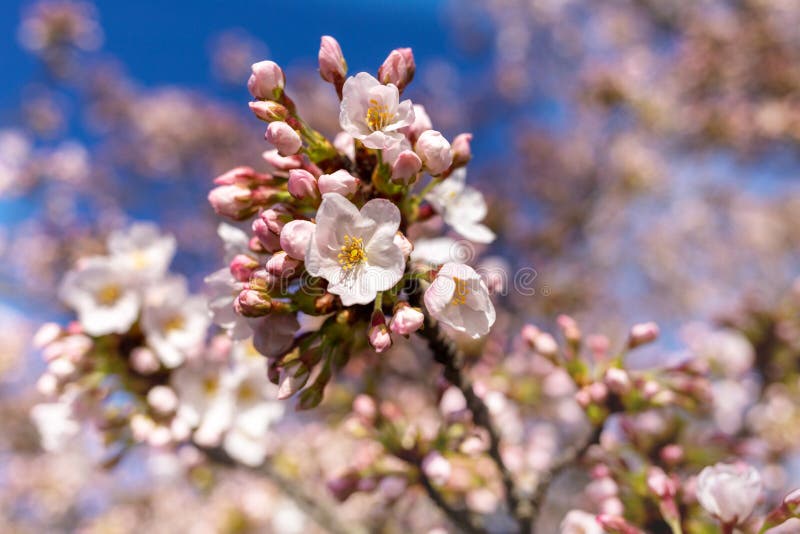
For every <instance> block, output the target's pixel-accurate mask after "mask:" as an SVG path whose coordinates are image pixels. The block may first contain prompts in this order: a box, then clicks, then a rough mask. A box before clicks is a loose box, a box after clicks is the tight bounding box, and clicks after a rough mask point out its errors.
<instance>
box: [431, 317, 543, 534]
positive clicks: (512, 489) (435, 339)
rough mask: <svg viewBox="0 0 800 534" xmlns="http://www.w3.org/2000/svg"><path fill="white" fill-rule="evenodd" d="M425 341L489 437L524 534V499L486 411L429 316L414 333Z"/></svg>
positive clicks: (528, 518)
mask: <svg viewBox="0 0 800 534" xmlns="http://www.w3.org/2000/svg"><path fill="white" fill-rule="evenodd" d="M418 332H419V334H420V335H421V336H422V337H423V338H425V339H426V340H427V342H428V346H429V347H430V349H431V351H432V352H433V359H434V360H435V361H436V362H438V363H440V364H442V365H443V366H444V376H445V378H446V379H447V381H448V382H450V383H451V384H453V385H454V386H455V387H457V388H458V389H459V390H460V391H461V393H462V394H463V395H464V398H465V399H466V400H467V407H468V408H469V410H470V412H472V418H473V421H474V422H475V424H476V425H477V426H479V427H481V428H483V429H485V430H486V432H487V433H488V435H489V451H488V452H489V456H490V457H491V458H492V460H493V461H494V463H495V465H496V466H497V469H498V471H499V472H500V477H501V479H502V482H503V488H504V490H505V496H506V504H507V506H508V509H509V512H510V513H511V514H512V516H513V517H514V519H515V520H516V521H517V525H518V528H519V532H520V533H521V534H522V533H525V534H527V532H528V531H529V530H530V524H531V520H532V518H531V511H532V508H531V507H530V505H529V503H528V502H527V500H526V499H523V498H521V496H520V494H519V492H518V490H517V488H516V484H515V483H514V479H513V477H512V475H511V471H509V469H508V467H507V466H506V464H505V462H504V461H503V457H502V456H501V454H500V435H499V434H498V432H497V429H496V428H495V426H494V423H493V422H492V419H491V416H490V414H489V409H488V408H487V406H486V404H485V403H484V402H483V399H481V398H480V397H479V396H478V395H477V394H476V393H475V390H474V388H473V387H472V383H471V382H470V379H469V377H468V376H467V374H466V373H465V372H464V369H463V365H462V355H461V354H460V353H459V351H458V349H457V348H456V347H455V345H454V344H453V343H452V342H451V341H450V340H449V339H448V338H447V337H446V336H445V335H444V334H443V333H442V332H441V331H440V329H439V326H438V324H437V323H436V322H435V321H434V320H432V319H431V318H430V317H429V316H427V315H426V317H425V326H424V328H422V329H421V330H419V331H418Z"/></svg>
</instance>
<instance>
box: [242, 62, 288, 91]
mask: <svg viewBox="0 0 800 534" xmlns="http://www.w3.org/2000/svg"><path fill="white" fill-rule="evenodd" d="M252 69H253V74H252V75H250V79H249V80H247V89H248V90H249V91H250V94H251V95H253V96H254V97H256V98H260V99H262V100H272V99H275V98H278V97H279V96H280V94H281V92H282V91H283V86H284V84H285V83H286V76H284V74H283V70H281V68H280V67H279V66H278V64H277V63H275V62H274V61H259V62H258V63H253V66H252Z"/></svg>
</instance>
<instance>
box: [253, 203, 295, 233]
mask: <svg viewBox="0 0 800 534" xmlns="http://www.w3.org/2000/svg"><path fill="white" fill-rule="evenodd" d="M259 219H261V220H262V221H264V224H265V225H266V226H267V229H268V230H269V231H270V232H272V233H273V234H276V235H280V233H281V230H283V225H284V224H286V223H287V222H289V221H291V220H292V219H293V217H292V213H291V211H290V210H289V208H288V207H287V206H286V205H284V204H274V205H273V206H272V207H270V208H267V209H265V210H264V211H262V212H261V214H260V215H259Z"/></svg>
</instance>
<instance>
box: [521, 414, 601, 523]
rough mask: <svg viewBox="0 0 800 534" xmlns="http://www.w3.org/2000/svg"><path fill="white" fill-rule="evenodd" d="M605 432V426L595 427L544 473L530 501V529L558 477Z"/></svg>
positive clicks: (597, 441)
mask: <svg viewBox="0 0 800 534" xmlns="http://www.w3.org/2000/svg"><path fill="white" fill-rule="evenodd" d="M602 431H603V425H602V424H600V425H593V426H592V431H591V432H590V433H589V434H588V435H587V436H586V438H584V439H583V441H580V442H578V443H574V444H572V445H571V446H569V447H567V449H566V450H565V451H564V453H563V454H562V455H561V456H560V457H559V459H558V460H556V462H555V463H554V464H553V465H552V467H550V469H548V470H547V471H545V472H544V473H542V475H541V479H540V480H539V483H538V484H537V485H536V489H535V490H534V491H533V495H532V496H531V499H530V505H531V524H530V527H531V528H532V527H533V526H534V525H533V524H532V523H533V520H535V519H536V517H538V515H539V510H540V509H541V507H542V504H544V499H545V497H546V496H547V490H548V489H550V484H552V482H553V481H554V480H555V479H556V478H558V476H559V475H560V474H561V473H562V472H563V471H564V470H565V469H566V468H568V467H569V466H570V465H572V464H573V463H574V462H575V461H576V460H578V459H580V458H581V457H583V455H584V454H585V453H586V451H587V450H588V449H589V447H591V446H592V445H594V444H596V443H599V441H600V434H601V433H602Z"/></svg>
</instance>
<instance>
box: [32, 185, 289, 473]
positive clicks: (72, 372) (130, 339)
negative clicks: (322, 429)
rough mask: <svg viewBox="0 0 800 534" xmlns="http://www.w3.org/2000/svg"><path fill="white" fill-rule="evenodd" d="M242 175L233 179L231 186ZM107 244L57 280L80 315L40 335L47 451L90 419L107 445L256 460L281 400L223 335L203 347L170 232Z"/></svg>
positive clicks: (148, 229)
mask: <svg viewBox="0 0 800 534" xmlns="http://www.w3.org/2000/svg"><path fill="white" fill-rule="evenodd" d="M245 174H246V173H245ZM248 176H249V177H250V178H243V173H241V172H239V171H237V172H234V173H232V174H229V175H228V177H227V178H226V180H225V181H228V182H230V183H227V184H226V186H232V187H235V186H236V185H235V184H236V183H241V181H242V180H243V179H251V178H252V175H248ZM107 248H108V254H107V255H103V256H94V257H89V258H84V259H82V260H81V261H80V262H79V263H78V265H77V266H76V268H75V269H74V270H71V271H69V272H67V273H66V275H65V276H64V278H63V280H62V283H61V287H60V289H59V296H60V297H61V300H62V301H63V302H64V303H65V304H66V305H67V306H69V307H70V308H71V309H72V311H74V312H75V313H76V315H77V320H76V321H74V322H72V323H70V324H69V325H68V326H67V327H66V328H61V327H60V326H58V325H56V324H54V323H48V324H45V325H44V326H43V327H41V328H40V330H39V332H38V333H37V335H36V339H35V342H36V345H37V346H38V347H39V348H40V349H41V351H42V356H43V358H44V360H45V362H46V363H47V369H46V370H45V371H44V373H43V374H42V375H41V376H40V377H39V380H38V382H37V387H38V389H39V392H40V393H41V394H42V395H44V396H45V397H46V399H47V400H46V401H45V402H42V403H40V404H38V405H36V406H35V407H34V408H33V410H32V412H31V416H32V418H33V420H34V422H35V424H36V426H37V428H38V430H39V433H40V436H41V443H42V446H43V447H44V448H45V449H48V450H55V449H60V448H63V447H64V446H66V445H67V444H68V443H69V442H70V441H71V440H72V439H73V438H75V437H76V436H77V435H78V434H79V432H80V429H81V425H82V424H86V425H93V426H94V427H95V429H96V430H99V431H100V432H102V433H103V434H104V443H106V444H108V445H109V447H110V448H112V450H113V447H112V446H123V445H125V447H123V450H124V449H126V448H127V444H129V443H130V442H131V441H132V442H133V443H143V444H148V445H150V446H152V447H156V448H159V449H162V450H164V449H167V450H177V448H178V447H192V448H194V447H202V448H215V447H224V449H225V451H226V452H227V453H228V454H229V455H230V456H231V457H232V458H234V459H236V460H238V461H240V462H243V463H246V464H251V465H256V464H259V463H261V462H262V461H263V460H264V458H265V456H266V454H267V450H266V445H265V441H264V436H265V433H266V432H267V430H268V429H269V427H270V425H271V424H272V422H273V421H276V420H277V419H279V418H280V416H281V415H282V413H283V405H282V404H281V403H279V402H278V401H276V400H274V397H275V389H276V388H275V387H274V386H273V385H271V384H270V383H269V382H268V381H267V379H266V378H265V377H264V373H263V364H262V361H261V358H260V357H259V356H258V355H257V353H256V352H255V350H254V349H253V348H252V344H250V342H247V341H236V342H233V343H232V342H231V341H230V340H229V339H228V338H227V336H224V335H223V336H217V337H215V338H213V339H212V340H211V342H210V343H209V342H208V341H207V335H208V327H209V325H210V317H209V312H208V303H207V301H206V299H205V297H203V296H200V295H192V294H190V293H189V292H188V289H187V282H186V280H185V279H183V278H182V277H181V276H178V275H175V274H171V273H169V272H168V267H169V264H170V262H171V260H172V257H173V254H174V252H175V239H174V238H173V237H172V236H169V235H164V234H161V233H160V232H159V230H158V228H157V227H156V226H155V225H152V224H149V223H136V224H134V225H132V226H131V227H130V228H128V229H127V230H122V231H116V232H113V233H112V234H111V235H110V237H109V239H108V244H107ZM232 264H233V266H234V270H235V272H236V273H237V275H238V276H239V277H241V278H246V277H248V276H249V273H250V272H251V271H252V270H254V269H255V268H256V267H257V266H256V265H253V264H252V262H251V261H250V260H249V259H248V257H247V256H244V255H237V256H236V257H235V258H233V260H232ZM122 398H124V399H126V401H125V403H124V407H123V408H121V407H120V404H119V403H120V400H121V399H122Z"/></svg>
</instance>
